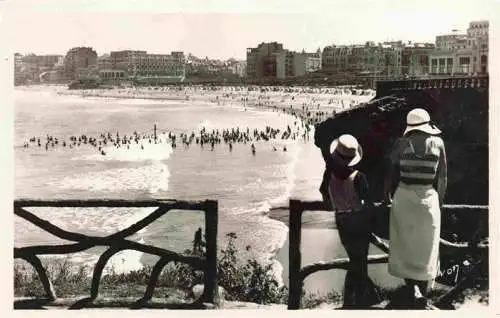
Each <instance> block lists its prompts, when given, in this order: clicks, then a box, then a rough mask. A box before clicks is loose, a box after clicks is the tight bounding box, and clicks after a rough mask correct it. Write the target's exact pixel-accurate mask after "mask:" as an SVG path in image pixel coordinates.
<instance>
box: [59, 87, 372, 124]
mask: <svg viewBox="0 0 500 318" xmlns="http://www.w3.org/2000/svg"><path fill="white" fill-rule="evenodd" d="M58 93H59V94H64V95H68V94H69V95H73V94H76V95H81V96H83V97H108V98H140V99H153V100H174V101H179V102H193V101H196V102H209V103H213V104H216V105H218V106H226V107H230V106H241V107H244V108H248V107H252V108H265V109H271V110H273V111H281V112H284V113H287V114H290V115H293V116H296V117H297V118H300V119H301V120H303V121H304V122H306V123H307V124H309V125H314V124H316V123H318V122H321V121H323V120H324V119H326V118H327V117H329V116H332V115H335V114H336V113H338V112H340V111H343V110H346V109H349V108H352V107H354V106H356V105H359V104H362V103H363V102H366V101H368V100H369V99H371V98H373V97H374V96H375V92H374V91H373V90H369V89H360V88H356V87H355V86H345V87H284V86H272V87H271V86H268V87H263V86H212V85H189V86H162V87H159V86H145V87H137V86H136V87H117V88H113V89H89V90H82V91H80V90H78V91H73V90H66V91H60V92H58Z"/></svg>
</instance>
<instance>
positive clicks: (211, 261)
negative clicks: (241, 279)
mask: <svg viewBox="0 0 500 318" xmlns="http://www.w3.org/2000/svg"><path fill="white" fill-rule="evenodd" d="M205 204H206V210H205V233H206V241H207V242H206V245H207V250H206V264H205V270H204V272H205V275H204V290H203V296H202V297H201V299H202V300H203V301H205V302H209V303H212V304H213V303H215V298H216V297H217V291H218V287H217V226H218V206H217V201H213V200H207V201H205Z"/></svg>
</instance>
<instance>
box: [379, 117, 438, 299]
mask: <svg viewBox="0 0 500 318" xmlns="http://www.w3.org/2000/svg"><path fill="white" fill-rule="evenodd" d="M440 133H441V131H440V130H439V129H438V128H436V127H435V126H433V125H432V124H431V123H430V116H429V114H428V113H427V111H425V110H424V109H421V108H417V109H414V110H412V111H410V112H409V113H408V115H407V127H406V130H405V132H404V134H403V137H402V138H400V139H398V140H397V141H396V143H395V146H394V148H393V151H392V153H391V157H390V158H391V164H390V169H389V173H388V175H387V179H386V183H385V193H386V198H387V200H389V201H391V195H392V194H394V196H393V197H392V206H391V215H390V233H389V235H390V237H389V238H390V251H389V273H390V274H391V275H393V276H395V277H399V278H402V279H404V280H405V282H406V284H407V286H408V289H409V292H410V293H411V295H412V296H411V297H412V298H413V299H412V300H413V303H414V305H415V306H416V307H417V308H422V307H425V306H426V305H427V300H426V298H425V295H426V293H427V291H428V287H429V282H430V281H433V280H434V279H435V278H436V276H437V273H438V270H439V241H440V232H441V210H440V207H441V205H442V203H443V199H444V195H445V192H446V181H447V164H446V153H445V147H444V142H443V140H442V139H441V138H440V137H438V136H437V135H438V134H440Z"/></svg>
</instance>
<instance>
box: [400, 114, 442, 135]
mask: <svg viewBox="0 0 500 318" xmlns="http://www.w3.org/2000/svg"><path fill="white" fill-rule="evenodd" d="M430 122H431V117H430V116H429V113H428V112H427V111H426V110H425V109H422V108H415V109H413V110H412V111H410V112H409V113H408V115H407V116H406V129H405V132H404V134H403V135H406V134H407V133H409V132H410V131H412V130H420V131H423V132H426V133H428V134H431V135H438V134H440V133H441V130H439V129H438V128H437V127H436V126H434V125H432V124H431V123H430Z"/></svg>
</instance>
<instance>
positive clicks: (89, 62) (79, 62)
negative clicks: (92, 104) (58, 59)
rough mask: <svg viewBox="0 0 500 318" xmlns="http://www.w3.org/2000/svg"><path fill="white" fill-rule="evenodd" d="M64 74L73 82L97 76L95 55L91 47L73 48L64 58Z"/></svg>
mask: <svg viewBox="0 0 500 318" xmlns="http://www.w3.org/2000/svg"><path fill="white" fill-rule="evenodd" d="M64 74H65V76H66V78H67V79H70V80H75V79H80V78H86V77H94V75H95V74H97V53H96V51H94V50H93V49H92V48H91V47H75V48H72V49H70V50H69V51H68V53H66V56H65V57H64Z"/></svg>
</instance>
